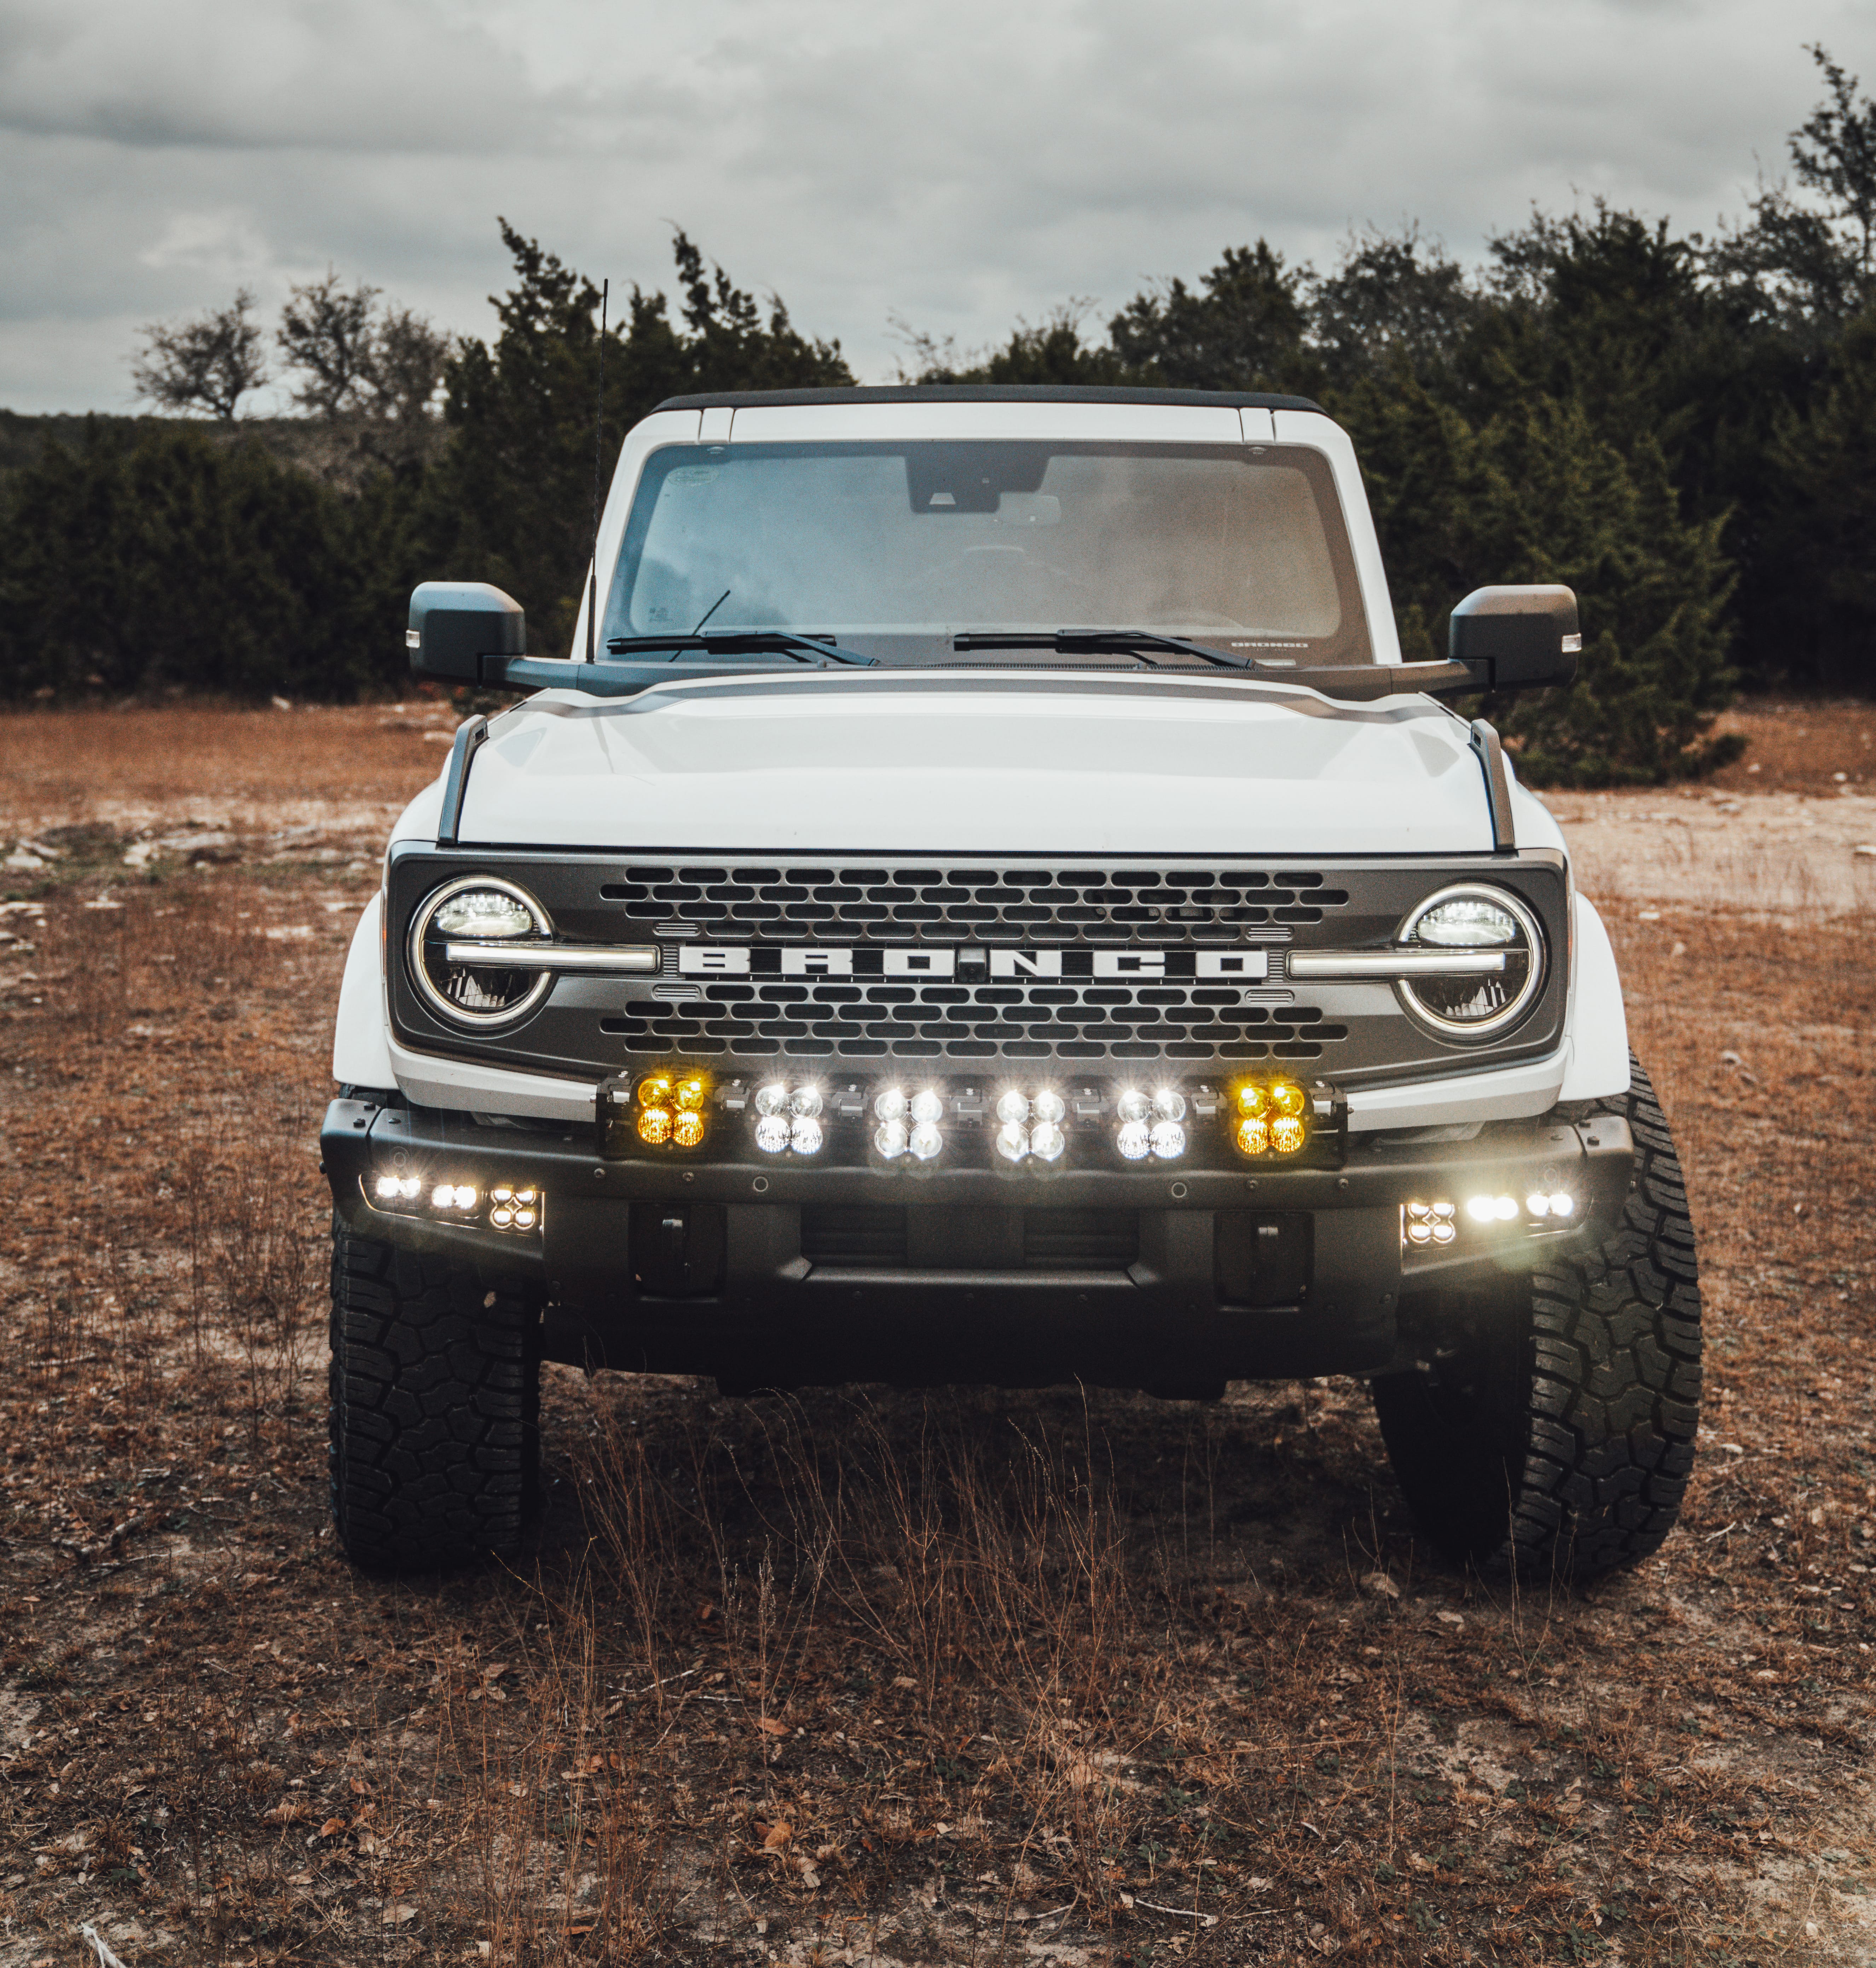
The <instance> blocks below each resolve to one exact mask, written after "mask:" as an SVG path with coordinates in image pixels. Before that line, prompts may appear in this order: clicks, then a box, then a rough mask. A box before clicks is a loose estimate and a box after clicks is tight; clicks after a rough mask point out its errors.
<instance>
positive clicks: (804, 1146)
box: [788, 1114, 821, 1155]
mask: <svg viewBox="0 0 1876 1968" xmlns="http://www.w3.org/2000/svg"><path fill="white" fill-rule="evenodd" d="M788 1145H789V1146H790V1147H791V1148H793V1149H794V1151H795V1153H796V1154H797V1155H817V1154H820V1146H821V1124H820V1122H818V1121H817V1120H816V1119H815V1118H814V1117H813V1115H811V1114H804V1115H801V1118H799V1119H798V1120H797V1122H795V1124H794V1126H793V1127H792V1128H790V1129H789V1131H788Z"/></svg>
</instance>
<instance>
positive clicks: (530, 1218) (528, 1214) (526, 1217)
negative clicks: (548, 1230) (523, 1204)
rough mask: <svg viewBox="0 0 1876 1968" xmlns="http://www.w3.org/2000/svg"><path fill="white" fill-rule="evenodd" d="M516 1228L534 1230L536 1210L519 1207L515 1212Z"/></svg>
mask: <svg viewBox="0 0 1876 1968" xmlns="http://www.w3.org/2000/svg"><path fill="white" fill-rule="evenodd" d="M515 1228H516V1229H517V1230H532V1228H534V1212H533V1211H532V1209H517V1210H516V1212H515Z"/></svg>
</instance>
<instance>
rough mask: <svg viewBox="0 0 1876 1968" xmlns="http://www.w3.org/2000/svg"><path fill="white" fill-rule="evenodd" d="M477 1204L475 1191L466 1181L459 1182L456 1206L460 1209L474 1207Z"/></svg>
mask: <svg viewBox="0 0 1876 1968" xmlns="http://www.w3.org/2000/svg"><path fill="white" fill-rule="evenodd" d="M475 1206H476V1193H475V1191H474V1190H473V1189H471V1188H470V1187H469V1186H467V1184H466V1183H460V1182H459V1183H458V1184H457V1185H456V1207H457V1208H458V1209H474V1207H475Z"/></svg>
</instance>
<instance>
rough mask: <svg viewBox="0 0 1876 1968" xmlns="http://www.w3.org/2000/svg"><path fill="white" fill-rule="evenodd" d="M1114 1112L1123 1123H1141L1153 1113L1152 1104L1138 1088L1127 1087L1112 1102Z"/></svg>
mask: <svg viewBox="0 0 1876 1968" xmlns="http://www.w3.org/2000/svg"><path fill="white" fill-rule="evenodd" d="M1114 1112H1115V1113H1116V1114H1118V1115H1119V1116H1120V1118H1121V1119H1122V1120H1123V1121H1143V1120H1145V1119H1146V1118H1147V1115H1150V1113H1151V1112H1153V1103H1152V1102H1151V1101H1150V1100H1149V1099H1147V1096H1146V1095H1145V1094H1143V1092H1140V1089H1139V1088H1138V1087H1137V1086H1129V1087H1127V1088H1125V1089H1123V1090H1122V1092H1121V1094H1120V1096H1118V1099H1116V1100H1115V1101H1114Z"/></svg>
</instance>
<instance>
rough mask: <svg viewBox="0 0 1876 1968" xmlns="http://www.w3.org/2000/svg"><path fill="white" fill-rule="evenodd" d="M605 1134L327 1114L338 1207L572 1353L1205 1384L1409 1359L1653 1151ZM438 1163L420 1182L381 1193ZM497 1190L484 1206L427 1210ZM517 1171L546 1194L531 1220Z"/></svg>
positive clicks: (355, 1105) (827, 1369)
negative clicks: (736, 1147) (835, 1157)
mask: <svg viewBox="0 0 1876 1968" xmlns="http://www.w3.org/2000/svg"><path fill="white" fill-rule="evenodd" d="M596 1138H597V1135H596V1131H595V1130H594V1128H590V1127H571V1128H566V1129H564V1131H543V1130H541V1129H539V1128H535V1127H534V1126H532V1125H529V1126H526V1127H503V1126H485V1125H478V1124H477V1123H476V1122H474V1121H472V1120H471V1119H470V1118H469V1117H468V1116H467V1115H459V1114H454V1113H448V1112H441V1111H437V1110H432V1109H406V1108H402V1107H390V1106H378V1105H372V1104H370V1102H363V1101H357V1100H335V1101H334V1102H332V1105H331V1106H330V1107H329V1108H328V1110H327V1112H326V1118H325V1126H324V1128H322V1132H321V1137H320V1141H321V1147H322V1152H323V1157H324V1160H323V1166H324V1168H325V1173H326V1174H327V1176H328V1179H329V1180H330V1181H331V1183H332V1195H333V1200H334V1203H335V1207H336V1208H337V1210H338V1214H339V1215H340V1216H341V1219H343V1220H344V1222H345V1223H346V1225H348V1228H351V1229H352V1230H353V1231H354V1232H357V1234H359V1235H366V1236H371V1237H376V1238H383V1239H384V1240H385V1241H388V1242H390V1243H393V1244H396V1245H402V1246H404V1247H406V1248H411V1249H413V1250H420V1251H430V1252H432V1253H436V1254H445V1255H448V1256H451V1257H453V1258H458V1259H460V1260H461V1261H463V1262H464V1264H467V1265H468V1266H470V1267H474V1269H475V1270H477V1271H478V1272H479V1273H480V1274H483V1275H485V1276H487V1277H491V1278H493V1277H503V1278H504V1279H510V1280H513V1279H521V1280H528V1281H529V1282H531V1283H532V1284H533V1285H534V1286H535V1287H536V1288H537V1289H538V1290H539V1293H540V1295H541V1297H542V1303H543V1304H544V1306H545V1348H546V1351H547V1355H548V1357H549V1358H558V1359H564V1360H568V1361H573V1362H574V1363H576V1364H581V1363H584V1364H594V1365H604V1366H613V1367H623V1368H633V1369H637V1370H641V1371H665V1372H693V1373H710V1374H716V1375H717V1376H718V1377H719V1378H720V1379H722V1380H723V1381H726V1382H728V1383H730V1384H781V1385H786V1384H794V1383H803V1382H810V1381H869V1380H898V1381H906V1382H914V1383H917V1382H936V1383H942V1382H946V1381H992V1382H1001V1383H1003V1384H1011V1385H1039V1384H1049V1383H1051V1382H1053V1381H1060V1380H1063V1379H1068V1378H1080V1379H1082V1380H1085V1381H1090V1382H1092V1383H1095V1384H1114V1385H1124V1386H1139V1387H1149V1388H1152V1389H1154V1390H1159V1391H1165V1392H1179V1391H1186V1390H1191V1391H1198V1390H1203V1389H1205V1388H1207V1387H1211V1386H1214V1385H1215V1384H1217V1383H1218V1381H1222V1380H1225V1379H1254V1378H1260V1377H1272V1378H1281V1377H1292V1376H1296V1375H1303V1374H1331V1373H1351V1374H1370V1373H1376V1372H1382V1371H1386V1370H1387V1369H1389V1368H1391V1367H1394V1366H1396V1365H1399V1364H1403V1363H1404V1361H1405V1359H1406V1358H1408V1357H1409V1356H1410V1354H1411V1348H1410V1347H1408V1346H1407V1345H1405V1343H1404V1342H1403V1340H1402V1308H1403V1305H1404V1304H1405V1305H1406V1306H1409V1307H1411V1306H1412V1305H1413V1304H1414V1303H1415V1301H1416V1300H1425V1299H1428V1298H1430V1297H1431V1296H1434V1295H1436V1294H1438V1293H1441V1292H1442V1291H1445V1290H1454V1289H1459V1290H1464V1289H1466V1288H1467V1287H1471V1286H1474V1285H1477V1284H1480V1283H1487V1282H1489V1280H1492V1279H1493V1278H1494V1277H1496V1276H1497V1275H1499V1274H1501V1273H1502V1272H1504V1271H1506V1270H1515V1269H1518V1268H1521V1267H1529V1266H1530V1265H1532V1264H1535V1263H1537V1262H1538V1261H1541V1260H1542V1259H1543V1258H1544V1257H1545V1256H1546V1255H1547V1254H1554V1255H1563V1254H1567V1251H1569V1250H1570V1248H1573V1247H1577V1246H1580V1245H1582V1244H1583V1243H1585V1242H1586V1241H1590V1240H1593V1239H1596V1238H1600V1237H1601V1236H1603V1235H1606V1234H1607V1233H1608V1232H1609V1228H1610V1227H1611V1226H1612V1223H1613V1222H1614V1220H1615V1219H1616V1216H1617V1215H1618V1214H1619V1211H1620V1209H1621V1207H1622V1200H1623V1198H1624V1197H1625V1196H1626V1194H1627V1193H1628V1189H1629V1180H1630V1171H1631V1166H1632V1144H1631V1141H1630V1139H1629V1131H1628V1128H1627V1127H1626V1125H1625V1124H1624V1123H1622V1122H1619V1121H1616V1120H1613V1119H1611V1118H1606V1117H1599V1118H1596V1119H1595V1120H1594V1121H1593V1122H1587V1123H1582V1124H1578V1125H1564V1124H1559V1123H1558V1122H1555V1121H1533V1122H1503V1123H1498V1124H1496V1125H1490V1126H1488V1127H1487V1128H1485V1129H1483V1130H1482V1131H1480V1133H1479V1134H1478V1135H1477V1136H1476V1137H1475V1138H1473V1139H1471V1140H1470V1141H1428V1140H1425V1139H1422V1140H1421V1141H1413V1140H1412V1139H1411V1138H1396V1139H1392V1140H1390V1139H1389V1138H1386V1137H1379V1136H1363V1135H1357V1136H1355V1137H1354V1138H1353V1139H1352V1141H1351V1142H1350V1147H1349V1151H1348V1154H1347V1159H1346V1161H1345V1163H1344V1166H1343V1167H1341V1168H1339V1169H1297V1168H1292V1169H1286V1170H1259V1171H1258V1172H1257V1173H1256V1174H1254V1175H1251V1174H1247V1173H1244V1172H1241V1171H1238V1170H1204V1169H1194V1170H1190V1171H1189V1172H1186V1173H1179V1172H1177V1171H1176V1170H1174V1169H1172V1168H1169V1167H1166V1166H1163V1165H1162V1166H1161V1167H1156V1168H1153V1169H1150V1170H1147V1169H1143V1170H1139V1171H1137V1172H1132V1171H1129V1172H1124V1173H1123V1172H1119V1171H1113V1170H1085V1171H1083V1170H1069V1171H1066V1172H1063V1173H1059V1174H1054V1175H1051V1176H1050V1177H1040V1178H1027V1179H1021V1180H1016V1181H1012V1180H1010V1179H1009V1178H1008V1177H1001V1176H998V1175H997V1174H995V1173H990V1172H988V1171H985V1170H970V1169H957V1170H929V1171H927V1170H920V1171H916V1172H914V1171H910V1170H906V1171H882V1170H878V1169H869V1168H866V1167H803V1166H802V1165H801V1164H799V1163H797V1162H794V1161H792V1160H791V1161H789V1162H786V1163H784V1164H780V1165H775V1164H771V1165H768V1166H762V1165H758V1164H755V1163H754V1162H744V1161H721V1162H710V1163H698V1164H691V1165H687V1166H674V1165H673V1164H671V1163H670V1162H668V1161H665V1162H653V1161H650V1160H606V1159H603V1157H600V1155H599V1154H597V1151H596V1148H595V1141H596ZM389 1176H395V1177H398V1178H399V1179H402V1180H405V1181H406V1186H408V1182H409V1178H411V1177H415V1178H416V1186H417V1188H418V1192H419V1193H418V1196H417V1198H416V1201H415V1202H406V1200H404V1199H403V1198H401V1197H399V1198H398V1199H394V1200H393V1202H390V1203H385V1202H381V1201H380V1200H379V1199H378V1198H377V1185H378V1183H379V1182H380V1180H381V1179H383V1178H384V1177H389ZM445 1181H447V1183H449V1184H451V1185H456V1186H460V1187H461V1188H462V1189H464V1190H471V1191H473V1192H474V1194H475V1195H476V1196H477V1199H478V1207H477V1209H476V1210H475V1211H473V1212H471V1217H472V1219H473V1220H460V1221H453V1220H448V1219H449V1217H450V1216H451V1214H452V1213H453V1212H451V1210H449V1209H445V1210H444V1211H442V1212H440V1213H439V1212H436V1211H433V1210H432V1209H430V1208H429V1201H428V1199H429V1196H431V1194H432V1188H433V1185H436V1184H438V1183H444V1182H445ZM498 1187H506V1188H509V1189H519V1188H522V1187H526V1188H531V1189H532V1190H535V1191H537V1192H538V1193H539V1206H538V1208H539V1221H538V1223H537V1225H535V1227H533V1228H531V1229H529V1231H528V1232H526V1233H525V1234H522V1233H520V1232H517V1231H516V1230H515V1229H514V1228H508V1229H506V1230H498V1229H496V1228H491V1227H490V1224H489V1222H488V1221H487V1217H488V1208H487V1202H486V1199H487V1196H488V1195H489V1193H490V1191H491V1190H493V1189H496V1188H498ZM1532 1192H1535V1193H1541V1194H1548V1193H1564V1194H1567V1195H1569V1196H1570V1197H1571V1199H1572V1201H1573V1204H1574V1207H1573V1210H1572V1213H1571V1215H1570V1218H1569V1219H1568V1221H1567V1224H1562V1225H1560V1224H1559V1223H1558V1222H1557V1221H1556V1220H1555V1219H1552V1220H1551V1222H1548V1223H1546V1224H1544V1225H1539V1224H1538V1223H1536V1222H1534V1221H1531V1220H1521V1221H1519V1222H1516V1223H1513V1224H1509V1225H1507V1224H1499V1223H1490V1224H1486V1225H1480V1224H1477V1223H1475V1222H1473V1220H1472V1219H1470V1217H1469V1216H1468V1215H1466V1213H1465V1204H1466V1202H1467V1200H1468V1199H1470V1198H1471V1197H1473V1196H1483V1195H1488V1194H1489V1195H1493V1196H1497V1195H1500V1194H1502V1195H1504V1196H1510V1197H1512V1198H1513V1199H1521V1198H1523V1197H1524V1196H1526V1194H1527V1193H1532ZM1435 1199H1445V1200H1450V1201H1451V1202H1454V1204H1455V1206H1456V1207H1457V1212H1458V1215H1457V1218H1456V1219H1455V1232H1454V1237H1453V1239H1452V1241H1451V1243H1450V1244H1449V1245H1445V1246H1444V1247H1439V1248H1427V1249H1415V1248H1411V1247H1410V1246H1409V1244H1408V1241H1407V1238H1406V1216H1405V1212H1406V1209H1407V1207H1408V1206H1409V1204H1410V1203H1412V1202H1416V1201H1418V1202H1431V1201H1433V1200H1435Z"/></svg>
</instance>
